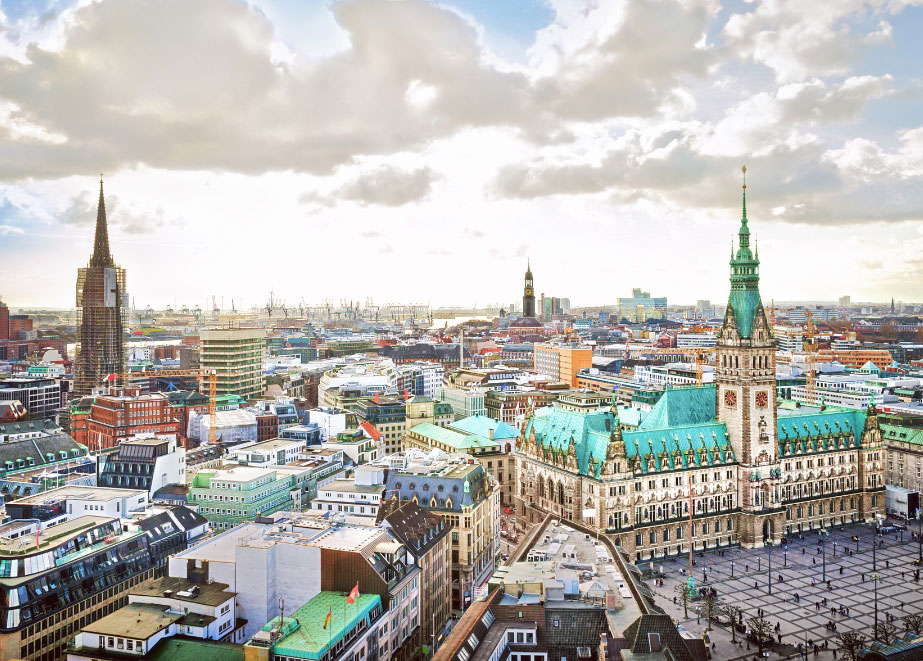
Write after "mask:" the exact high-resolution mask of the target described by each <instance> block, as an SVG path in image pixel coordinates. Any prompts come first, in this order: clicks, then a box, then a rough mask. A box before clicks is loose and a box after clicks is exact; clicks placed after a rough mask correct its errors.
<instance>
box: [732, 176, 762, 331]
mask: <svg viewBox="0 0 923 661" xmlns="http://www.w3.org/2000/svg"><path fill="white" fill-rule="evenodd" d="M743 173H744V184H743V214H742V215H741V218H740V230H738V232H737V253H736V254H734V252H733V249H732V252H731V295H730V298H729V299H728V307H729V308H731V311H732V312H733V313H734V320H735V321H736V322H737V332H738V333H739V334H740V337H742V338H749V337H750V332H751V331H752V330H753V320H754V318H755V317H756V315H757V313H758V312H759V311H760V310H761V309H762V303H761V302H760V290H759V284H760V258H759V255H754V254H753V251H752V250H750V228H749V227H748V225H747V180H746V174H747V167H746V166H744V167H743Z"/></svg>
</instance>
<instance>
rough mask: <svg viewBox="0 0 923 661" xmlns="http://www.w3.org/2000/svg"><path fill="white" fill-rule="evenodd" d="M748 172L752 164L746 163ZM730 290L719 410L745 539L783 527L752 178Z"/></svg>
mask: <svg viewBox="0 0 923 661" xmlns="http://www.w3.org/2000/svg"><path fill="white" fill-rule="evenodd" d="M743 172H744V176H745V177H746V172H747V169H746V167H744V168H743ZM730 264H731V293H730V296H729V298H728V305H727V310H726V311H725V313H724V324H723V325H722V327H721V331H720V334H719V336H718V342H717V346H716V350H715V359H716V364H715V396H716V398H717V401H716V403H715V410H716V411H717V417H718V420H719V421H720V422H723V423H725V425H726V426H727V430H728V435H729V436H730V439H731V447H733V449H734V455H735V457H736V459H737V461H738V463H739V466H740V469H739V474H738V480H739V482H738V491H737V493H738V499H739V502H738V505H739V507H740V510H741V520H740V524H739V526H738V532H739V534H740V539H741V543H742V544H743V545H744V546H758V545H760V544H761V543H763V542H764V541H768V540H771V539H773V538H776V539H777V538H778V537H779V536H780V535H781V532H782V530H783V529H784V512H783V510H782V508H781V500H780V493H779V478H780V476H781V470H780V465H779V446H778V442H777V439H776V434H777V427H776V359H775V356H776V354H775V346H774V345H775V342H774V340H773V337H772V335H771V332H770V328H769V324H768V322H767V321H766V312H765V310H764V309H763V303H762V301H761V300H760V292H759V280H760V273H759V272H760V259H759V251H757V252H756V253H754V252H753V251H752V250H751V249H750V228H749V226H748V220H747V184H746V178H745V179H744V184H743V214H742V216H741V220H740V229H739V230H738V233H737V250H736V252H735V251H734V249H733V248H732V250H731V263H730Z"/></svg>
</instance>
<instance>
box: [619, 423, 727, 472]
mask: <svg viewBox="0 0 923 661" xmlns="http://www.w3.org/2000/svg"><path fill="white" fill-rule="evenodd" d="M622 440H623V441H624V442H625V453H626V454H627V455H628V456H629V457H633V456H637V457H638V459H639V460H640V461H641V468H642V469H643V470H644V471H645V472H648V471H653V470H674V469H678V468H689V467H690V461H691V465H692V466H706V465H709V466H710V465H713V464H714V465H717V464H719V463H720V464H732V463H736V458H735V457H734V450H733V448H732V447H731V440H730V437H729V436H728V431H727V427H726V426H725V424H724V423H723V422H710V423H707V424H700V425H690V426H687V427H669V428H666V429H656V430H647V429H645V430H642V429H638V430H636V431H625V432H622ZM690 450H692V451H693V453H694V456H692V457H690V456H689V451H690ZM677 451H678V452H679V456H677ZM703 451H704V456H703ZM716 452H717V456H716ZM652 460H653V462H654V463H653V465H651V463H650V462H651V461H652Z"/></svg>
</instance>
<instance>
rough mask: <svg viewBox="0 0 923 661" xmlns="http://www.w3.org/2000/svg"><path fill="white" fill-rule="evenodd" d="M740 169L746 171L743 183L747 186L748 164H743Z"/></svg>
mask: <svg viewBox="0 0 923 661" xmlns="http://www.w3.org/2000/svg"><path fill="white" fill-rule="evenodd" d="M740 170H741V172H743V173H744V185H743V187H744V188H746V187H747V166H746V165H745V166H743V167H742V168H740Z"/></svg>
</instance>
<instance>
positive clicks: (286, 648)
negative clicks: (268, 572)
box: [263, 592, 381, 659]
mask: <svg viewBox="0 0 923 661" xmlns="http://www.w3.org/2000/svg"><path fill="white" fill-rule="evenodd" d="M380 605H381V597H379V596H378V595H377V594H360V595H359V598H358V599H357V600H356V603H354V604H348V603H346V595H345V594H341V593H339V592H320V593H318V594H317V596H315V597H314V598H313V599H311V601H309V602H308V603H306V604H305V605H304V606H302V607H301V608H299V609H298V610H296V611H295V612H294V613H292V614H291V616H290V617H286V618H285V622H284V624H283V628H282V633H283V634H284V635H283V637H282V638H281V639H279V642H277V643H276V644H275V645H273V648H272V651H273V654H274V655H275V656H277V657H278V656H289V657H294V658H296V659H321V658H322V657H323V656H324V654H326V653H327V652H328V651H329V650H330V648H331V647H333V646H334V645H336V644H337V643H338V642H339V641H340V640H341V639H342V638H343V636H345V635H346V634H347V633H348V632H349V631H351V630H352V628H353V627H355V626H356V625H357V624H358V623H359V621H360V620H362V619H363V618H367V617H368V615H369V612H370V611H371V610H372V609H373V608H375V607H376V606H379V607H380ZM327 613H330V624H328V625H327V628H326V629H324V620H325V619H326V617H327ZM278 626H279V618H278V616H277V617H274V618H273V619H272V620H270V621H269V622H268V623H267V624H265V625H264V626H263V631H272V630H273V629H274V628H276V627H278ZM286 632H288V633H286Z"/></svg>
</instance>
